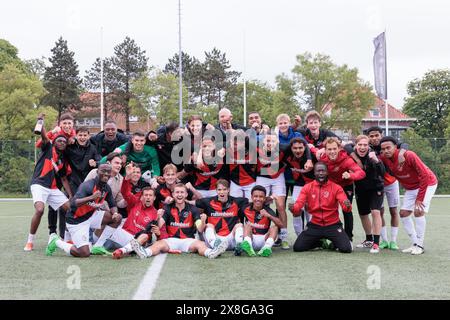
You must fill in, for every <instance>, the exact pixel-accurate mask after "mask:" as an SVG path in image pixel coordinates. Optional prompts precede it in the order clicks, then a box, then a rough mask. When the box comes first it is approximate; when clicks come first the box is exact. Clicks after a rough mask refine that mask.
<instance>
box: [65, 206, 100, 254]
mask: <svg viewBox="0 0 450 320" xmlns="http://www.w3.org/2000/svg"><path fill="white" fill-rule="evenodd" d="M104 214H105V211H101V210H97V211H95V212H94V214H93V215H92V216H91V217H90V218H89V219H87V220H86V221H84V222H81V223H79V224H69V223H66V227H67V231H69V233H70V237H71V238H72V241H73V244H74V245H75V246H76V247H77V248H81V247H83V246H88V245H90V242H89V229H91V228H92V229H100V228H101V227H102V220H103V216H104Z"/></svg>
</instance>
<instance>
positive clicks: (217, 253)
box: [208, 239, 228, 259]
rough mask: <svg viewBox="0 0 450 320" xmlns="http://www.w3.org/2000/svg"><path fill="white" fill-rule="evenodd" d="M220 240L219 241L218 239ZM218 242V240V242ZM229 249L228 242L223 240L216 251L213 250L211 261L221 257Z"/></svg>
mask: <svg viewBox="0 0 450 320" xmlns="http://www.w3.org/2000/svg"><path fill="white" fill-rule="evenodd" d="M218 240H219V239H218ZM216 241H217V240H216ZM227 248H228V241H227V240H223V241H221V242H220V243H218V244H217V246H216V245H215V246H214V249H212V250H211V252H210V253H209V255H208V258H209V259H215V258H217V257H218V256H220V255H221V254H222V253H224V252H225V251H227Z"/></svg>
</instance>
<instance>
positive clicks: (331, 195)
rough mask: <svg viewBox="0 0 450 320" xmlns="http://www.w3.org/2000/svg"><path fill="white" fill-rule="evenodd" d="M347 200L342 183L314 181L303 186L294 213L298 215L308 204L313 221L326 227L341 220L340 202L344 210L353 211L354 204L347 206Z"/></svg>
mask: <svg viewBox="0 0 450 320" xmlns="http://www.w3.org/2000/svg"><path fill="white" fill-rule="evenodd" d="M345 200H347V196H346V195H345V192H344V189H342V187H341V186H340V185H338V184H336V183H334V182H332V181H330V180H328V181H327V182H326V183H324V184H320V183H319V182H317V181H313V182H311V183H308V184H307V185H305V186H304V187H303V188H302V191H301V192H300V195H299V197H298V198H297V201H296V202H295V204H294V211H293V213H294V216H298V215H299V214H300V210H301V209H302V208H303V206H304V205H305V204H306V207H307V210H308V213H309V214H310V215H311V216H312V219H311V223H313V224H316V225H320V226H323V227H325V226H329V225H333V224H336V223H338V222H340V220H339V203H340V204H341V207H342V209H343V211H344V212H351V210H352V205H351V204H350V206H348V207H347V206H346V205H345V204H344V201H345ZM344 214H345V213H344Z"/></svg>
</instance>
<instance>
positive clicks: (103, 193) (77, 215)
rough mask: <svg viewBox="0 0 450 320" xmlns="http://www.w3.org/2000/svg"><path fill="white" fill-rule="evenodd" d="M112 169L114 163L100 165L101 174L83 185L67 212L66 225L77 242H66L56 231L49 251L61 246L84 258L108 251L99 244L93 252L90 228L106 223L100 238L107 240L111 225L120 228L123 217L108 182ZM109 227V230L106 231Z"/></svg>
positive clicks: (113, 227) (52, 236) (51, 239)
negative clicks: (118, 211) (105, 237)
mask: <svg viewBox="0 0 450 320" xmlns="http://www.w3.org/2000/svg"><path fill="white" fill-rule="evenodd" d="M111 170H112V169H111V165H110V164H107V163H105V164H101V165H100V166H99V168H98V173H97V177H96V178H95V179H93V180H88V181H85V182H83V183H82V184H81V185H80V187H79V188H78V191H77V193H76V194H75V196H74V197H73V198H72V200H71V206H70V209H69V210H68V212H67V214H66V227H67V230H68V231H69V233H70V236H71V239H72V241H73V244H69V243H67V242H64V241H62V240H61V239H60V238H59V237H58V235H56V234H52V235H51V236H50V240H49V244H48V246H47V249H46V254H47V255H52V254H53V253H54V252H55V250H56V248H57V247H58V248H60V249H62V250H64V252H66V253H67V254H70V255H72V256H74V257H81V258H84V257H89V256H90V255H91V253H92V254H104V253H107V252H106V250H104V249H102V247H97V248H96V249H95V250H94V249H93V250H92V252H91V243H90V242H89V229H90V228H93V229H102V227H103V226H104V227H105V228H104V231H103V233H102V235H101V236H100V238H99V239H98V241H104V239H103V237H104V235H106V234H108V233H109V231H111V230H109V229H115V228H117V227H118V226H119V225H120V221H121V220H122V217H121V215H120V214H119V213H117V207H116V203H115V201H114V199H113V197H112V191H111V187H110V186H109V185H108V180H109V178H110V176H111ZM106 204H107V205H108V208H109V209H108V208H107V207H106ZM105 231H108V232H107V233H105ZM109 234H110V233H109Z"/></svg>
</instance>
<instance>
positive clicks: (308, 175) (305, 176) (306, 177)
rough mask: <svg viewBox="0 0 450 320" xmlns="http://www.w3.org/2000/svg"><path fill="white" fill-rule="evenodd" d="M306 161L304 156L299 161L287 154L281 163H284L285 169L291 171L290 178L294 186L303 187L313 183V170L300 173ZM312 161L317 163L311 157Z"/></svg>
mask: <svg viewBox="0 0 450 320" xmlns="http://www.w3.org/2000/svg"><path fill="white" fill-rule="evenodd" d="M306 161H308V159H307V158H306V156H305V155H303V157H301V158H300V159H297V158H295V157H294V155H292V154H289V155H287V156H286V157H284V159H283V162H284V163H286V166H287V168H290V169H291V172H292V177H293V178H294V181H295V185H296V186H304V185H305V184H307V183H310V182H312V181H314V178H315V177H314V170H311V171H309V172H302V171H303V170H304V168H305V163H306ZM312 161H313V162H314V163H315V162H317V160H316V158H315V157H313V159H312Z"/></svg>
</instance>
